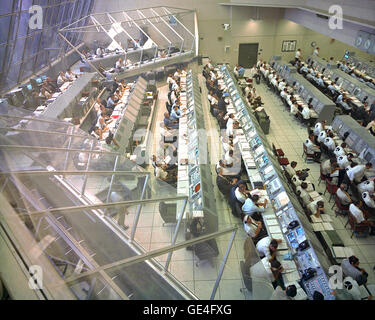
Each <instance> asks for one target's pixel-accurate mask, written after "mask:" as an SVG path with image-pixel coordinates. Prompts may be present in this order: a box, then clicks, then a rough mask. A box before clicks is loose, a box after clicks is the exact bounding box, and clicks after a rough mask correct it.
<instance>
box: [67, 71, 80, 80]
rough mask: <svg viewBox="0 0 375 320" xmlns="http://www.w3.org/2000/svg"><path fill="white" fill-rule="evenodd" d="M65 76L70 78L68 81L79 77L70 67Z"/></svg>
mask: <svg viewBox="0 0 375 320" xmlns="http://www.w3.org/2000/svg"><path fill="white" fill-rule="evenodd" d="M65 78H66V79H67V80H68V81H74V80H75V79H76V78H78V75H76V74H74V73H73V72H72V69H70V68H69V69H68V70H67V71H66V72H65Z"/></svg>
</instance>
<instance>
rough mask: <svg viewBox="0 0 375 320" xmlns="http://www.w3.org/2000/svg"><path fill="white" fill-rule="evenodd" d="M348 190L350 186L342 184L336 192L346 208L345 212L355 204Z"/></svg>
mask: <svg viewBox="0 0 375 320" xmlns="http://www.w3.org/2000/svg"><path fill="white" fill-rule="evenodd" d="M347 190H348V186H347V185H346V184H343V183H342V184H340V187H339V188H338V189H337V191H336V197H337V198H338V199H339V201H340V203H341V205H342V206H344V207H345V210H349V205H350V204H351V203H352V202H353V201H352V199H351V197H350V195H349V193H348V192H347Z"/></svg>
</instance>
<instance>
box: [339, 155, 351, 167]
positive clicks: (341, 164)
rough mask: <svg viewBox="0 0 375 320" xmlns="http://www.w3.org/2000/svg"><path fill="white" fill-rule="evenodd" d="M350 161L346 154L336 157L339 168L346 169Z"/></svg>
mask: <svg viewBox="0 0 375 320" xmlns="http://www.w3.org/2000/svg"><path fill="white" fill-rule="evenodd" d="M350 163H351V162H350V161H349V159H348V156H346V155H344V156H339V157H337V164H338V165H339V167H340V169H346V168H348V167H349V166H350Z"/></svg>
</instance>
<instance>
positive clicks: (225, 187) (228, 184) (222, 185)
mask: <svg viewBox="0 0 375 320" xmlns="http://www.w3.org/2000/svg"><path fill="white" fill-rule="evenodd" d="M236 182H237V179H234V180H233V181H231V180H229V179H228V178H226V177H224V176H223V169H222V168H219V169H218V173H217V177H216V185H217V187H218V188H219V190H220V192H221V193H222V194H223V195H224V197H225V198H226V199H229V194H230V191H231V190H232V187H233V185H234V183H236Z"/></svg>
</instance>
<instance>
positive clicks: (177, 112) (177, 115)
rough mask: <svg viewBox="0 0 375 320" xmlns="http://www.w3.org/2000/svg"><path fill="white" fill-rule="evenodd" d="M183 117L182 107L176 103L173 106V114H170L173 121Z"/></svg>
mask: <svg viewBox="0 0 375 320" xmlns="http://www.w3.org/2000/svg"><path fill="white" fill-rule="evenodd" d="M181 117H183V115H182V114H181V111H180V109H179V108H178V105H175V106H174V107H173V110H172V112H171V115H170V117H169V118H170V119H171V120H172V121H178V120H179V119H180V118H181Z"/></svg>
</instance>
